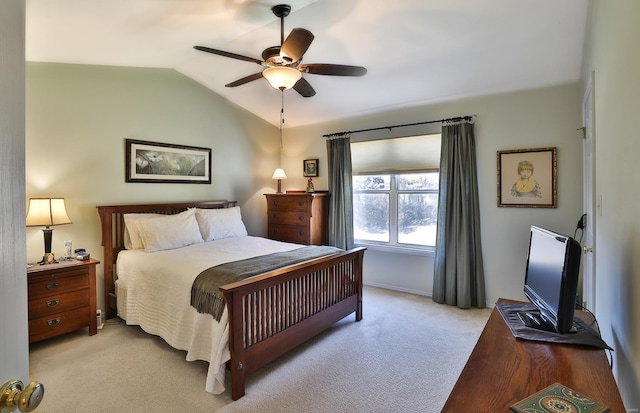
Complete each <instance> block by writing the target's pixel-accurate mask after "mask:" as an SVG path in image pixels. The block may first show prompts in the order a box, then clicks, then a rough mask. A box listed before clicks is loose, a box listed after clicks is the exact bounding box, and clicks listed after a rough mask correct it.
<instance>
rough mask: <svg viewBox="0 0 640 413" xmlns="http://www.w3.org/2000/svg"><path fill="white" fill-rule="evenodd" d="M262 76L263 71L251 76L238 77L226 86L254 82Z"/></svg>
mask: <svg viewBox="0 0 640 413" xmlns="http://www.w3.org/2000/svg"><path fill="white" fill-rule="evenodd" d="M261 77H262V72H258V73H254V74H252V75H249V76H245V77H243V78H242V79H238V80H236V81H235V82H231V83H227V84H226V85H225V86H226V87H236V86H240V85H244V84H245V83H249V82H253V81H254V80H258V79H260V78H261Z"/></svg>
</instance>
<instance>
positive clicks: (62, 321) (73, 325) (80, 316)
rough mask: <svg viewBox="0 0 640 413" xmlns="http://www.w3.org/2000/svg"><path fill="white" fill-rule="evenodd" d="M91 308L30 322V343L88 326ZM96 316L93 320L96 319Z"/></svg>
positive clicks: (52, 315)
mask: <svg viewBox="0 0 640 413" xmlns="http://www.w3.org/2000/svg"><path fill="white" fill-rule="evenodd" d="M89 317H90V314H89V307H88V306H87V307H82V308H78V309H75V310H71V311H65V312H62V313H56V314H51V315H49V316H46V317H40V318H36V319H33V320H29V342H30V343H32V342H34V341H40V340H44V339H45V338H49V337H55V336H57V335H60V334H64V333H68V332H70V331H74V330H77V329H79V328H82V327H86V326H87V325H88V322H87V320H89ZM95 317H96V316H95V314H94V315H93V318H95Z"/></svg>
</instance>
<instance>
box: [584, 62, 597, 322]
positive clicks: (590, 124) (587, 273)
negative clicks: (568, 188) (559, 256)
mask: <svg viewBox="0 0 640 413" xmlns="http://www.w3.org/2000/svg"><path fill="white" fill-rule="evenodd" d="M593 86H594V73H592V74H591V77H590V79H589V81H588V82H587V87H586V90H585V94H584V99H583V100H582V120H583V125H584V141H583V143H582V145H583V146H582V151H583V164H582V168H583V174H582V177H583V178H582V179H583V197H584V198H583V207H584V213H585V214H586V215H587V218H586V225H585V228H584V229H583V238H582V245H583V250H584V251H583V255H582V262H583V265H582V275H583V278H582V280H583V281H582V295H583V305H584V306H585V307H587V308H588V309H589V310H591V311H593V312H595V311H596V272H595V269H596V265H595V264H596V246H595V242H596V238H595V234H596V216H595V215H594V212H595V213H598V212H599V210H598V209H597V208H595V204H596V202H595V194H596V191H595V184H596V182H595V131H594V125H595V122H594V108H593V105H594V103H593Z"/></svg>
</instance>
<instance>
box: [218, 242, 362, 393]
mask: <svg viewBox="0 0 640 413" xmlns="http://www.w3.org/2000/svg"><path fill="white" fill-rule="evenodd" d="M364 251H365V248H354V249H351V250H349V251H345V252H343V253H339V254H334V255H331V256H328V257H324V258H320V259H317V260H313V261H309V262H306V263H302V264H298V265H295V266H291V267H288V268H285V269H282V270H276V271H272V272H269V273H266V274H263V275H260V276H258V277H254V278H251V279H250V280H244V281H240V282H237V283H233V284H228V285H225V286H222V287H221V288H220V290H221V291H222V293H223V294H224V297H225V300H226V302H227V309H228V312H229V349H230V351H231V360H230V361H229V362H228V367H229V370H230V372H231V397H232V398H233V400H237V399H239V398H240V397H242V396H243V395H244V393H245V377H246V375H247V374H249V373H251V372H252V371H255V370H257V369H258V368H260V367H261V366H264V365H266V364H268V363H270V362H271V361H273V360H275V359H276V358H278V357H280V356H281V355H283V354H285V353H286V352H287V351H289V350H291V349H292V348H294V347H297V346H298V345H300V344H302V343H304V342H305V341H307V340H309V339H310V338H312V337H313V336H315V335H317V334H318V333H320V332H321V331H323V330H325V329H326V328H328V327H330V326H331V325H333V324H335V323H336V322H337V321H339V320H341V319H343V318H344V317H346V316H347V315H349V314H351V313H354V312H355V318H356V321H360V320H361V319H362V261H363V257H364Z"/></svg>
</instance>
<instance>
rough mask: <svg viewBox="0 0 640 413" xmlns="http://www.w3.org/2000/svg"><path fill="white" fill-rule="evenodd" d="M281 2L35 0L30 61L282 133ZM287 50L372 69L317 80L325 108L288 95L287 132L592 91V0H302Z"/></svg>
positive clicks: (313, 80) (312, 78)
mask: <svg viewBox="0 0 640 413" xmlns="http://www.w3.org/2000/svg"><path fill="white" fill-rule="evenodd" d="M279 3H281V1H271V0H256V1H250V0H26V58H27V60H28V61H41V62H61V63H78V64H94V65H115V66H135V67H154V68H172V69H175V70H177V71H178V72H180V73H182V74H184V75H185V76H188V77H190V78H191V79H193V80H195V81H196V82H198V83H200V84H202V85H203V86H205V87H207V88H209V89H211V90H212V91H214V92H215V93H217V94H219V95H222V96H224V97H225V98H227V99H228V100H230V101H232V102H234V103H235V104H237V105H239V106H241V107H243V108H245V109H246V110H248V111H250V112H252V113H254V114H256V115H257V116H259V117H261V118H263V119H265V120H266V121H268V122H270V123H272V124H274V125H278V122H279V120H280V105H281V99H282V96H281V92H280V91H279V90H276V89H273V88H271V87H270V86H269V84H268V83H267V81H266V80H265V79H258V80H255V81H252V82H249V83H246V84H244V85H241V86H238V87H225V84H228V83H230V82H233V81H235V80H238V79H240V78H242V77H245V76H248V75H251V74H254V73H256V72H260V71H261V70H262V68H261V67H260V66H257V65H256V64H255V63H252V62H246V61H242V60H237V59H231V58H227V57H221V56H217V55H213V54H208V53H204V52H201V51H198V50H194V48H193V46H195V45H201V46H206V47H210V48H215V49H221V50H224V51H228V52H232V53H236V54H240V55H243V56H248V57H253V58H256V59H261V53H262V51H263V50H264V49H266V48H267V47H270V46H279V45H280V20H279V19H278V18H277V17H276V16H275V15H274V14H273V13H272V12H271V7H272V6H274V5H276V4H279ZM287 4H289V5H291V9H292V10H291V13H290V15H289V16H288V17H286V18H285V21H284V30H285V37H286V35H287V34H288V33H289V32H290V31H291V30H292V29H293V28H296V27H302V28H305V29H307V30H309V31H311V32H312V33H313V34H314V35H315V39H314V40H313V42H312V43H311V46H310V47H309V49H308V50H307V52H306V53H305V54H304V58H303V61H302V63H335V64H345V65H357V66H364V67H366V68H367V70H368V72H367V74H366V75H365V76H363V77H338V76H323V75H316V74H309V73H305V74H304V75H303V77H304V79H305V80H307V81H308V82H309V83H310V84H311V86H312V87H313V88H314V89H315V91H316V95H315V96H313V97H309V98H304V97H302V96H300V95H299V94H298V93H297V92H296V91H294V90H292V89H291V90H287V91H285V92H284V102H285V111H286V122H287V127H292V126H299V125H306V124H313V123H319V122H324V121H327V120H333V119H339V118H347V117H352V116H358V115H365V114H372V113H377V112H383V111H387V110H390V109H394V108H402V107H411V106H417V105H423V104H429V103H437V102H443V101H450V100H455V99H461V98H465V97H471V96H479V95H487V94H494V93H500V92H507V91H514V90H523V89H530V88H537V87H544V86H549V85H555V84H561V83H566V82H572V81H576V80H578V79H579V76H580V66H581V63H582V53H583V43H584V38H585V27H586V21H587V14H588V1H586V0H562V1H558V0H536V1H524V0H396V1H388V0H289V1H288V2H287Z"/></svg>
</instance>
